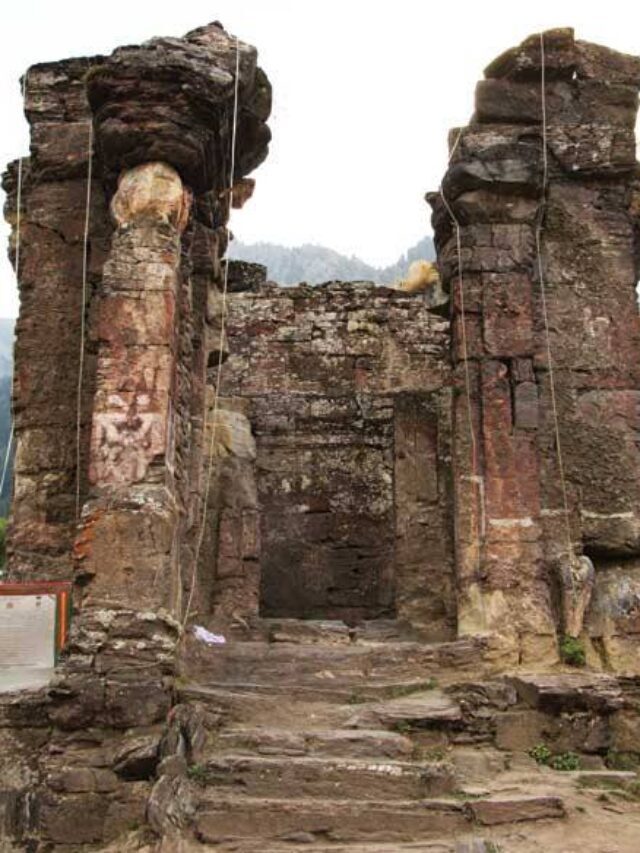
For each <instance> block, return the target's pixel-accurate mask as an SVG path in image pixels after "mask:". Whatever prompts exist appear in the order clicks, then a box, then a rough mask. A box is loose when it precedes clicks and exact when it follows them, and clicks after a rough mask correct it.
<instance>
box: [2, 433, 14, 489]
mask: <svg viewBox="0 0 640 853" xmlns="http://www.w3.org/2000/svg"><path fill="white" fill-rule="evenodd" d="M13 426H14V424H13V418H12V419H11V429H10V430H9V441H8V442H7V447H6V449H5V452H4V462H3V464H2V479H1V480H0V496H1V495H2V492H3V491H4V481H5V478H6V476H7V471H8V469H9V459H11V445H12V444H13Z"/></svg>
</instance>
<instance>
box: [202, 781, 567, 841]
mask: <svg viewBox="0 0 640 853" xmlns="http://www.w3.org/2000/svg"><path fill="white" fill-rule="evenodd" d="M216 794H217V796H216V798H215V800H212V801H208V802H202V803H201V804H200V806H199V808H198V811H197V814H196V816H195V831H196V835H197V837H198V838H199V839H200V841H202V842H204V843H205V844H224V843H225V842H227V843H228V842H231V841H234V840H239V841H242V840H245V839H246V840H251V839H262V840H263V843H264V842H265V841H266V842H278V841H279V842H286V841H291V842H292V843H295V842H296V841H300V840H302V836H304V843H309V844H312V843H324V844H325V845H326V844H332V845H336V844H340V843H343V844H344V843H357V842H361V843H365V842H375V843H378V844H382V843H384V842H386V843H393V844H394V848H393V849H401V848H399V847H396V846H395V845H397V844H401V843H408V842H425V841H428V840H435V839H438V838H440V839H441V838H443V837H444V838H451V839H455V838H460V837H461V836H464V835H466V834H470V833H471V832H472V830H473V827H474V825H477V824H478V823H479V824H482V825H487V826H489V825H491V826H495V825H499V824H510V823H520V822H523V821H534V820H542V819H551V818H563V817H564V816H565V809H564V805H563V803H562V801H561V800H560V798H558V797H552V796H537V797H536V796H521V797H518V796H515V795H514V796H511V797H509V798H504V797H503V798H488V799H477V800H473V801H464V800H460V801H458V800H455V799H450V800H446V799H439V800H419V801H409V802H406V801H401V800H397V801H392V802H389V801H388V800H351V801H350V800H335V799H322V800H320V799H271V798H253V797H242V796H219V794H218V792H216ZM262 849H268V847H264V846H263V847H262ZM313 849H315V848H313ZM334 849H335V848H334ZM338 849H339V848H338ZM365 849H366V848H365ZM383 849H384V848H383ZM445 849H446V848H445ZM472 849H473V848H472Z"/></svg>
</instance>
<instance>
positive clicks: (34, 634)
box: [0, 594, 56, 692]
mask: <svg viewBox="0 0 640 853" xmlns="http://www.w3.org/2000/svg"><path fill="white" fill-rule="evenodd" d="M55 626H56V596H55V595H54V594H42V595H5V596H0V691H1V692H6V691H9V690H21V689H26V688H28V687H39V686H41V685H42V684H46V683H47V681H48V679H49V677H50V676H51V673H52V671H53V667H54V664H55Z"/></svg>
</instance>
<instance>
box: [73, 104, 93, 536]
mask: <svg viewBox="0 0 640 853" xmlns="http://www.w3.org/2000/svg"><path fill="white" fill-rule="evenodd" d="M92 178H93V120H91V121H90V123H89V151H88V162H87V191H86V201H85V212H84V237H83V244H82V293H81V297H80V358H79V363H78V384H77V392H76V521H79V520H80V497H81V479H82V478H81V456H82V380H83V374H84V353H85V334H86V328H85V327H86V310H87V270H88V266H89V264H88V260H89V222H90V219H91V180H92Z"/></svg>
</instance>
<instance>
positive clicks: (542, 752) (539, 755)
mask: <svg viewBox="0 0 640 853" xmlns="http://www.w3.org/2000/svg"><path fill="white" fill-rule="evenodd" d="M529 755H530V756H531V758H533V760H534V761H535V762H536V764H548V763H549V762H550V761H551V750H550V749H549V747H548V746H547V745H546V744H544V743H537V744H536V745H535V746H532V747H531V749H530V750H529Z"/></svg>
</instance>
